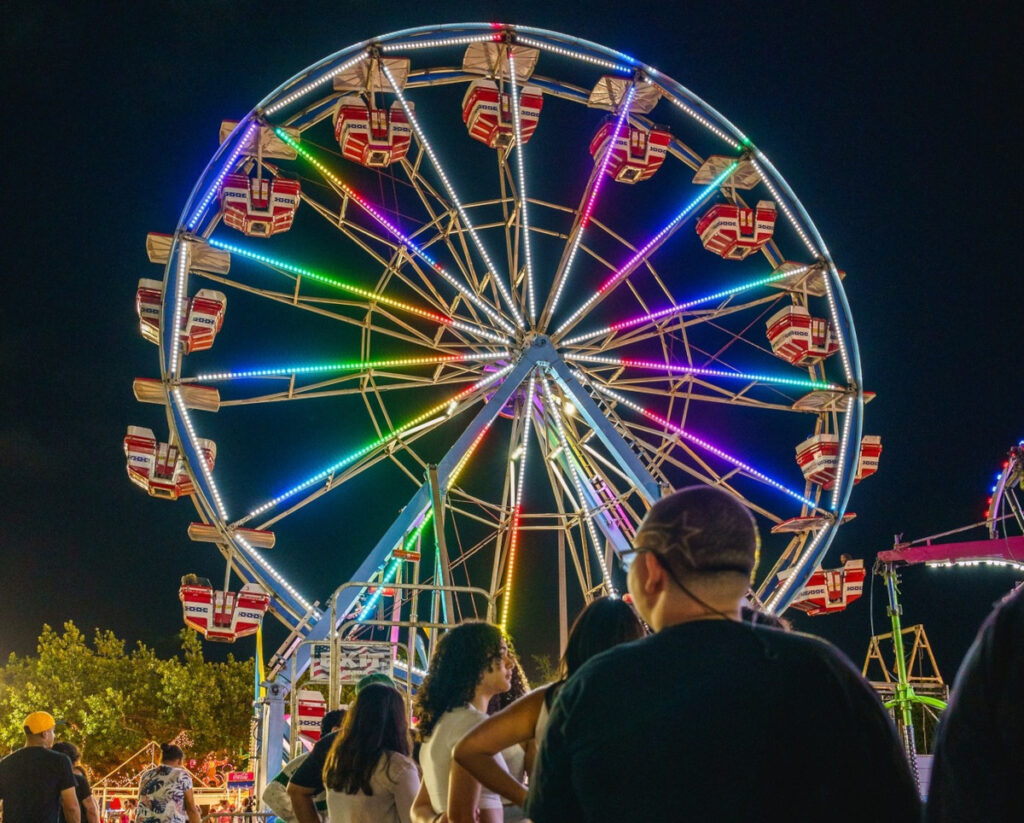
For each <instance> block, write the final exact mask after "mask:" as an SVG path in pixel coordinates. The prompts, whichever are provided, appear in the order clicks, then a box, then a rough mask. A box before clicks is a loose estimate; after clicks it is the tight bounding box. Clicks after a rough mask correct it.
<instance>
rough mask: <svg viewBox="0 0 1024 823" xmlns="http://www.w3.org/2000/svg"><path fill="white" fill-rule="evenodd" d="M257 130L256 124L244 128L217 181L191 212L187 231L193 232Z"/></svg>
mask: <svg viewBox="0 0 1024 823" xmlns="http://www.w3.org/2000/svg"><path fill="white" fill-rule="evenodd" d="M257 128H258V124H257V123H250V124H249V126H248V127H247V128H246V130H245V133H244V134H243V135H242V139H241V140H239V141H238V143H236V144H235V147H234V149H232V150H231V154H230V155H229V156H228V159H227V162H226V163H225V164H224V167H223V168H222V169H221V170H220V174H218V175H217V179H216V180H214V181H213V183H212V184H211V185H210V188H209V189H207V190H206V195H205V196H204V197H203V199H202V200H201V201H200V203H199V205H198V206H197V207H196V210H195V211H194V212H192V216H191V217H190V218H189V220H188V223H186V227H187V228H188V230H189V231H193V230H194V229H195V227H196V226H197V225H198V224H199V220H200V218H202V216H203V213H204V212H205V211H206V209H207V207H208V206H209V205H210V201H211V200H213V198H214V197H216V196H217V192H219V191H220V184H221V183H223V182H224V178H225V177H227V174H228V172H229V171H231V169H233V168H234V166H235V161H236V160H238V156H239V155H240V154H241V153H242V149H243V148H244V147H245V146H246V144H248V142H249V139H250V138H251V137H252V134H253V132H254V131H255V130H256V129H257Z"/></svg>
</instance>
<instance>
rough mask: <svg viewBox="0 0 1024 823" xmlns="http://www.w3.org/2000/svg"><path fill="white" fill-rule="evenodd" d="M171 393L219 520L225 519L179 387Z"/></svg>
mask: <svg viewBox="0 0 1024 823" xmlns="http://www.w3.org/2000/svg"><path fill="white" fill-rule="evenodd" d="M171 394H172V395H173V397H174V404H175V405H176V406H177V407H178V412H179V414H180V415H181V419H182V420H184V421H185V430H186V431H187V432H188V439H189V442H190V443H191V444H192V448H193V449H195V450H196V452H197V453H198V454H199V469H200V471H202V473H203V477H204V478H205V479H206V482H207V483H208V484H209V486H210V491H212V492H213V502H214V503H215V504H216V505H217V514H218V515H220V519H221V520H227V519H228V513H227V510H226V509H225V508H224V501H223V500H222V499H221V496H220V489H218V488H217V484H216V483H214V482H213V473H212V472H211V471H210V467H209V466H208V465H207V464H206V460H205V459H203V452H202V449H201V448H200V447H199V436H198V435H197V434H196V430H195V428H194V427H193V426H192V418H191V417H189V416H188V409H187V407H186V406H185V401H184V400H183V399H182V397H181V389H179V388H177V387H175V388H173V389H172V390H171Z"/></svg>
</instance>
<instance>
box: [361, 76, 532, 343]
mask: <svg viewBox="0 0 1024 823" xmlns="http://www.w3.org/2000/svg"><path fill="white" fill-rule="evenodd" d="M380 67H381V69H382V70H383V71H384V74H385V75H386V76H387V78H388V82H389V83H390V84H391V88H392V90H393V91H394V92H395V96H396V97H397V98H398V102H399V103H400V104H401V106H402V109H403V110H404V111H405V116H406V117H407V118H408V119H409V123H410V124H411V125H412V127H413V129H414V130H415V132H416V136H417V137H418V138H419V140H420V143H421V144H422V145H423V148H424V149H426V151H427V155H428V156H429V157H430V162H431V163H433V164H434V170H435V171H436V172H437V174H438V177H440V178H441V182H442V183H443V184H444V188H445V191H447V192H448V196H449V197H450V198H451V200H452V203H454V204H455V208H456V210H457V211H458V212H459V217H460V218H462V223H463V225H464V226H465V227H466V230H467V231H468V232H469V236H470V237H471V238H473V245H475V246H476V248H477V251H479V252H480V256H481V257H483V259H484V265H486V266H487V270H488V271H489V272H490V273H491V277H493V278H494V282H495V283H496V284H497V286H498V291H500V292H501V296H502V297H503V298H505V302H506V303H507V304H508V307H509V309H510V310H511V312H512V316H513V317H515V319H516V323H518V324H519V327H520V328H525V323H524V322H523V316H522V315H521V314H520V313H519V308H518V307H517V306H516V304H515V302H514V301H513V300H512V295H510V294H509V292H508V289H507V287H506V286H505V281H504V280H503V279H502V278H501V277H500V276H499V274H498V270H497V268H495V266H494V263H492V262H491V258H490V255H488V254H487V250H486V249H485V248H484V244H483V242H482V241H481V240H480V237H479V235H478V234H477V233H476V229H475V228H474V227H473V223H472V222H471V221H470V219H469V215H468V214H466V210H465V209H464V208H463V207H462V202H461V201H460V200H459V198H458V195H456V194H455V189H454V188H453V187H452V184H451V181H450V180H449V179H448V175H447V174H445V173H444V169H443V168H442V167H441V161H440V160H438V159H437V154H435V152H434V147H433V146H431V145H430V142H429V141H428V140H427V135H426V134H424V133H423V129H421V128H420V124H419V121H418V120H417V119H416V114H415V113H414V112H413V109H412V107H411V106H410V105H409V103H408V101H406V99H405V95H404V94H403V93H402V90H401V89H400V88H399V87H398V84H397V83H396V82H395V78H394V77H392V75H391V70H390V69H389V68H388V66H387V63H384V62H382V63H381V64H380Z"/></svg>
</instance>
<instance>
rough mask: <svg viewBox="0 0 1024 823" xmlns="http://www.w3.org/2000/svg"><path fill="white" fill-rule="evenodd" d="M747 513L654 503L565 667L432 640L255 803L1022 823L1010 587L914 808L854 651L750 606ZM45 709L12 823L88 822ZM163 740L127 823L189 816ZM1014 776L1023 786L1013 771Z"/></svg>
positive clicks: (416, 816)
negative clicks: (410, 666) (412, 669)
mask: <svg viewBox="0 0 1024 823" xmlns="http://www.w3.org/2000/svg"><path fill="white" fill-rule="evenodd" d="M758 548H759V540H758V534H757V530H756V527H755V524H754V521H753V518H752V517H751V515H750V513H749V512H748V510H747V509H746V508H745V507H743V506H742V505H741V504H740V503H738V502H737V501H736V500H735V499H734V498H733V497H731V496H730V495H728V494H726V493H725V492H722V491H719V490H716V489H711V488H706V487H694V488H690V489H684V490H681V491H678V492H675V493H673V494H671V495H669V496H667V497H665V498H663V499H662V500H660V501H658V502H657V503H656V504H655V505H654V506H653V507H652V509H651V511H650V512H649V514H648V515H647V517H646V518H645V519H644V521H643V523H642V524H641V526H640V528H639V530H638V532H637V535H636V538H635V542H634V547H633V548H632V550H631V551H629V552H627V553H626V556H625V557H623V558H622V560H623V562H624V565H626V566H627V567H628V575H627V580H628V588H629V593H630V597H629V601H630V602H627V601H626V600H625V599H619V598H613V597H605V598H599V599H596V600H594V601H593V602H591V603H590V604H589V605H588V606H587V607H586V608H585V609H584V610H583V611H582V612H581V614H580V615H579V617H578V618H577V620H576V622H575V623H574V625H573V628H572V631H571V633H570V636H569V638H568V643H567V646H566V648H565V650H564V654H563V658H562V663H561V669H560V672H559V677H558V679H557V680H556V681H555V682H554V683H551V684H546V685H544V686H541V687H540V688H538V689H535V690H533V691H530V690H529V687H528V685H527V683H526V678H525V675H524V674H523V671H522V668H521V667H520V666H519V664H518V661H517V660H516V659H515V656H514V653H513V651H512V650H511V649H510V647H509V645H508V639H507V637H506V636H505V635H504V634H503V632H502V631H501V630H500V629H499V628H498V627H496V626H493V625H491V624H488V623H484V622H476V621H474V622H467V623H463V624H461V625H459V626H456V627H455V628H453V629H451V630H450V631H449V632H448V633H447V634H445V635H444V636H443V637H442V638H441V639H440V640H439V642H438V644H437V648H436V650H435V653H434V655H433V657H432V659H431V661H430V665H429V669H428V671H427V674H426V676H425V677H424V679H423V682H422V683H421V685H420V687H419V688H418V690H417V693H416V697H415V700H414V703H413V706H412V715H413V717H414V718H416V725H415V727H414V728H413V729H412V730H410V728H409V725H408V722H407V718H408V717H409V714H410V712H409V707H407V705H406V703H405V699H404V696H403V694H402V693H401V692H400V691H399V690H398V689H397V688H396V686H395V684H394V683H393V682H392V681H391V680H390V678H388V677H386V676H383V675H373V676H370V677H368V678H365V679H364V681H363V682H361V683H360V684H359V686H358V687H357V694H356V697H355V700H354V702H353V703H352V705H351V706H350V707H349V708H348V709H347V711H343V710H339V711H335V712H328V713H327V715H326V716H325V717H324V723H323V727H322V734H321V737H320V739H319V741H318V742H317V743H316V745H315V746H314V747H313V749H312V750H311V751H310V752H309V753H308V754H305V755H302V756H300V757H299V758H296V759H295V760H293V761H292V762H291V763H289V764H288V765H287V767H286V768H285V769H284V771H283V772H282V773H281V774H280V775H278V776H277V777H276V778H275V779H274V780H272V781H271V782H270V783H269V784H268V786H267V789H266V791H265V793H264V795H263V798H262V799H263V802H264V803H265V804H266V805H267V806H268V807H269V808H270V809H271V810H272V811H273V813H274V814H276V815H277V816H278V817H280V818H282V819H283V820H285V821H286V823H321V822H322V821H324V820H328V821H329V823H503V822H504V821H517V820H532V821H534V823H575V821H587V822H588V823H590V822H591V821H594V822H596V821H614V822H615V823H631V821H645V823H651V822H652V821H653V822H654V823H658V821H676V820H714V821H749V820H754V819H761V818H763V817H764V815H765V810H766V809H767V808H776V809H783V810H787V811H786V812H785V813H786V814H787V816H788V817H790V818H792V819H796V820H809V819H817V818H827V819H829V820H831V821H851V822H852V821H864V820H871V821H873V822H874V823H884V822H885V821H894V823H895V821H917V820H920V819H922V816H923V817H924V818H925V819H926V820H927V821H928V823H947V822H950V821H958V823H965V822H967V823H969V822H970V821H1001V820H1012V819H1019V811H1017V804H1016V800H1015V797H1014V794H1015V790H1016V788H1017V786H1018V785H1020V781H1019V778H1021V777H1024V766H1022V763H1024V761H1022V760H1021V758H1020V757H1019V749H1020V747H1021V745H1024V720H1022V717H1024V715H1022V713H1021V708H1020V707H1021V705H1022V701H1021V698H1022V697H1024V651H1022V649H1024V589H1019V590H1018V591H1017V592H1015V593H1014V594H1013V595H1011V596H1010V597H1008V598H1007V600H1006V601H1005V602H1004V603H1002V604H1001V605H999V606H998V607H997V609H996V611H995V612H994V613H993V615H992V616H991V617H990V619H989V620H988V621H987V622H986V624H985V626H983V627H982V630H981V632H980V633H979V636H978V639H977V640H976V641H975V644H974V646H972V648H971V650H970V652H969V653H968V655H967V658H966V659H965V663H964V665H963V667H962V668H961V671H960V674H959V675H958V678H957V682H956V685H955V687H954V690H953V695H952V698H951V702H950V707H949V709H948V711H947V712H946V714H945V715H944V718H943V721H942V723H941V725H940V729H939V735H938V741H937V750H936V754H935V768H934V773H933V777H932V781H931V787H930V795H929V797H928V802H927V805H926V807H924V808H922V804H921V801H920V798H919V793H918V787H917V784H916V781H915V779H914V776H913V773H912V771H911V768H910V764H909V762H908V760H907V758H906V755H905V753H904V750H903V748H902V747H901V744H900V741H899V739H898V737H897V734H896V730H895V727H894V726H893V723H892V720H891V718H890V717H889V715H888V714H887V712H886V711H885V709H884V708H883V706H882V704H881V703H880V701H879V699H878V697H877V695H876V694H875V693H874V692H873V691H872V689H871V687H870V686H869V685H868V683H867V682H866V681H865V680H864V679H863V677H862V676H861V675H860V673H859V672H858V671H857V670H856V669H855V668H854V666H853V665H852V664H851V663H850V661H849V660H848V659H847V658H846V657H845V656H843V655H842V654H841V653H840V652H838V651H837V650H836V649H834V648H833V647H832V646H830V645H829V644H827V643H826V642H824V641H822V640H819V639H817V638H814V637H811V636H809V635H804V634H799V633H796V632H792V631H789V630H788V627H787V626H785V625H781V624H780V623H779V621H777V620H774V619H771V618H770V617H768V616H766V615H761V614H759V613H758V612H756V611H753V610H751V609H750V607H749V605H748V604H747V602H746V594H747V592H748V589H749V586H750V583H751V580H752V575H753V572H754V570H755V567H756V564H757V559H758ZM53 727H54V721H53V718H52V717H51V716H50V715H49V714H47V713H46V712H34V713H32V714H30V715H29V716H28V717H27V718H26V719H25V734H26V746H25V748H23V749H21V750H19V751H17V752H14V753H13V754H11V755H9V756H8V757H7V758H5V759H4V760H3V761H0V800H2V801H3V811H4V822H5V823H39V822H40V821H46V823H49V822H50V821H53V820H55V819H56V818H57V817H58V815H61V816H62V817H61V819H62V820H65V821H68V823H80V822H81V821H88V823H97V821H96V820H95V819H94V817H92V816H91V815H94V814H95V803H92V804H91V805H89V804H87V803H86V802H85V801H87V800H88V791H87V788H88V787H87V784H86V792H85V794H84V795H83V794H82V791H81V788H80V786H81V784H80V782H78V781H77V780H76V776H75V773H74V771H73V762H75V761H77V754H78V753H77V751H76V750H74V749H73V747H71V748H70V749H69V748H62V749H58V748H57V747H53V748H52V749H51V747H52V746H53ZM181 761H182V752H181V749H179V748H178V747H177V746H173V745H165V746H164V747H163V757H162V763H161V764H160V765H158V766H154V767H152V768H151V769H149V770H147V771H146V772H145V773H144V774H143V775H142V778H141V781H140V793H139V802H138V807H137V810H136V813H135V817H134V823H157V822H158V821H160V823H185V821H186V820H188V823H199V813H198V809H197V807H196V805H195V801H194V798H193V796H192V784H191V777H190V775H189V773H188V771H187V770H186V769H183V768H182V767H181ZM1015 778H1016V779H1015Z"/></svg>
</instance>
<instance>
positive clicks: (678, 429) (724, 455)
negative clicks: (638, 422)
mask: <svg viewBox="0 0 1024 823" xmlns="http://www.w3.org/2000/svg"><path fill="white" fill-rule="evenodd" d="M574 373H575V374H577V375H578V376H579V379H580V380H581V382H582V381H585V382H587V383H588V384H589V385H591V386H593V388H594V389H595V390H596V391H598V392H599V393H601V394H604V395H606V396H608V397H610V398H612V399H613V400H616V401H618V402H619V403H621V404H622V405H624V406H626V407H628V408H630V409H633V411H636V412H639V413H640V414H642V415H643V416H644V417H646V418H648V419H649V420H653V421H654V422H656V423H658V424H659V425H661V426H664V427H665V428H666V429H668V430H669V431H671V432H674V433H675V434H676V435H678V436H679V437H681V438H683V439H684V440H687V441H689V442H690V443H694V444H696V445H698V446H700V447H701V448H702V449H704V450H705V451H708V452H710V453H711V454H713V455H715V456H716V457H719V458H721V459H722V460H725V461H726V462H727V463H732V464H733V465H734V466H736V467H737V468H740V469H742V470H743V471H744V472H746V473H747V474H749V475H750V476H751V477H756V478H757V479H758V480H760V481H761V482H762V483H766V484H767V485H769V486H771V487H772V488H774V489H777V490H778V491H781V492H783V493H784V494H788V495H789V496H790V497H792V498H794V499H795V500H799V501H800V502H801V503H803V504H804V505H805V506H809V507H810V508H812V509H814V508H817V505H816V504H815V502H814V501H813V500H809V499H808V498H806V497H804V496H803V495H802V494H800V493H799V492H797V491H793V489H790V488H787V487H786V486H784V485H783V484H782V483H780V482H779V481H778V480H773V479H772V478H771V477H769V476H768V475H766V474H764V473H763V472H760V471H758V470H757V469H755V468H754V467H753V466H750V465H748V464H747V463H744V462H743V461H742V460H740V459H739V458H738V457H733V456H732V455H731V454H729V453H728V452H726V451H723V450H722V449H720V448H718V447H717V446H713V445H712V444H711V443H709V442H708V441H707V440H704V439H703V438H701V437H698V436H697V435H695V434H691V433H690V432H688V431H686V429H684V428H683V427H682V426H677V425H676V424H675V423H673V422H672V421H671V420H667V419H666V418H664V417H662V416H661V415H660V414H658V413H657V412H654V411H651V410H650V409H646V408H644V407H643V406H641V405H640V404H639V403H634V402H633V401H632V400H630V399H628V398H626V397H623V396H622V395H621V394H619V393H618V392H616V391H613V390H612V389H609V388H608V387H607V386H602V385H601V384H599V383H597V382H596V381H593V380H586V378H585V377H584V376H583V375H582V374H580V373H579V372H574Z"/></svg>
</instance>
